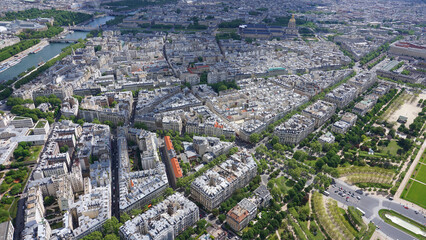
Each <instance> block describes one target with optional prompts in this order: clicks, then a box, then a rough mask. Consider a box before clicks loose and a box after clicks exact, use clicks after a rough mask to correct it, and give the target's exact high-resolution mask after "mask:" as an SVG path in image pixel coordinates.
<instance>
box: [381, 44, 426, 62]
mask: <svg viewBox="0 0 426 240" xmlns="http://www.w3.org/2000/svg"><path fill="white" fill-rule="evenodd" d="M389 53H390V54H394V55H399V56H409V57H414V58H423V59H426V46H421V45H416V44H413V43H409V42H395V43H393V44H392V45H391V46H390V49H389Z"/></svg>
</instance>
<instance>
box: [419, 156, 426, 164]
mask: <svg viewBox="0 0 426 240" xmlns="http://www.w3.org/2000/svg"><path fill="white" fill-rule="evenodd" d="M420 162H422V163H426V156H425V155H422V157H421V158H420Z"/></svg>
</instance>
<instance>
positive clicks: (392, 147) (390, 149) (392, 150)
mask: <svg viewBox="0 0 426 240" xmlns="http://www.w3.org/2000/svg"><path fill="white" fill-rule="evenodd" d="M400 148H401V147H400V146H398V143H397V142H396V141H395V140H392V141H390V143H389V145H388V146H387V147H380V149H381V150H382V152H383V153H389V154H390V155H393V156H396V155H397V151H398V149H400Z"/></svg>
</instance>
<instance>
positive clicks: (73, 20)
mask: <svg viewBox="0 0 426 240" xmlns="http://www.w3.org/2000/svg"><path fill="white" fill-rule="evenodd" d="M52 17H53V18H54V19H55V21H54V23H53V25H54V26H68V25H73V24H79V23H82V22H85V21H88V20H90V19H91V18H92V15H90V14H86V13H81V12H69V11H62V10H55V9H37V8H31V9H27V10H25V11H18V12H12V11H10V12H6V13H5V16H4V17H3V18H0V20H2V21H13V20H15V19H19V20H27V19H35V18H52Z"/></svg>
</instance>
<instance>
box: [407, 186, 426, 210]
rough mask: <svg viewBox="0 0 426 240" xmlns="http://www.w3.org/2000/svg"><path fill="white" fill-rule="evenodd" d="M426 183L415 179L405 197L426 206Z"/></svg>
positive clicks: (423, 206)
mask: <svg viewBox="0 0 426 240" xmlns="http://www.w3.org/2000/svg"><path fill="white" fill-rule="evenodd" d="M425 196H426V185H425V184H421V183H419V182H416V181H413V182H412V184H411V186H410V189H408V192H407V194H406V195H405V197H404V199H405V200H408V201H410V202H413V203H415V204H417V205H419V206H420V207H422V208H426V198H425Z"/></svg>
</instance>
